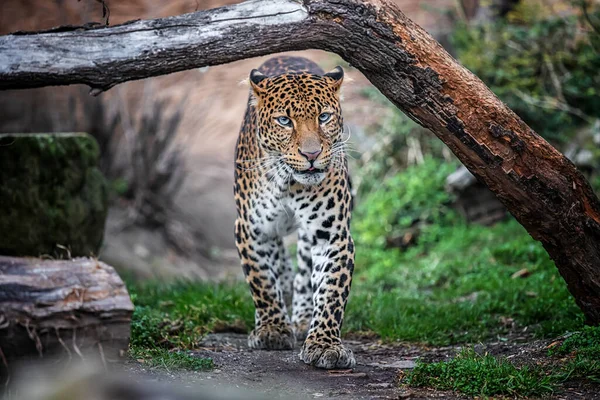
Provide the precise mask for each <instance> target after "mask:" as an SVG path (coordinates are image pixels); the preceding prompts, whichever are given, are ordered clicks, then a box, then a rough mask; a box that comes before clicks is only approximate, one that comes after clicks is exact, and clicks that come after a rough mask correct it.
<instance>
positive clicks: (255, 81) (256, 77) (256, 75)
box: [250, 69, 267, 96]
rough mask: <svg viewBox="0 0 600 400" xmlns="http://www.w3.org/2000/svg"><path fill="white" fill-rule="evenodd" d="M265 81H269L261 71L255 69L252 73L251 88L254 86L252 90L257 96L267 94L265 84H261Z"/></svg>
mask: <svg viewBox="0 0 600 400" xmlns="http://www.w3.org/2000/svg"><path fill="white" fill-rule="evenodd" d="M265 79H267V76H266V75H264V74H263V73H261V72H260V71H259V70H257V69H253V70H252V71H250V86H252V90H253V91H254V94H256V95H257V96H259V95H260V94H261V93H264V92H265V88H264V84H263V85H261V82H262V81H264V80H265Z"/></svg>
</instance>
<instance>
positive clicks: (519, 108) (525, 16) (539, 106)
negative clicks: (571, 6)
mask: <svg viewBox="0 0 600 400" xmlns="http://www.w3.org/2000/svg"><path fill="white" fill-rule="evenodd" d="M543 7H544V6H541V5H537V6H536V5H535V4H532V3H531V2H527V1H524V2H522V3H521V4H520V5H519V6H517V8H516V10H515V11H514V12H512V13H511V14H509V18H508V19H507V20H498V21H495V22H493V23H488V24H484V25H479V26H473V27H470V26H467V25H464V24H463V25H459V26H458V27H457V29H456V30H455V31H454V32H453V35H452V37H451V42H452V45H453V47H454V48H455V50H456V52H457V56H458V59H459V60H460V61H461V63H463V64H464V65H465V66H466V67H467V68H469V69H470V70H471V71H473V72H474V73H475V74H476V75H477V76H479V77H480V78H481V79H482V80H483V81H484V82H485V83H486V84H487V85H488V86H489V87H490V89H492V91H493V92H494V93H496V94H497V95H498V96H499V97H500V98H501V99H502V100H503V101H504V102H506V103H507V104H508V106H509V107H510V108H512V109H513V110H514V111H515V112H516V113H517V114H519V116H521V117H522V118H523V119H524V120H525V122H527V123H528V124H529V125H530V126H531V127H532V128H533V129H534V130H535V131H537V132H538V133H539V134H541V135H542V136H544V137H545V138H546V139H549V140H552V141H554V142H558V143H561V142H565V141H567V140H568V139H569V137H571V136H572V134H573V133H574V131H575V129H576V128H578V127H580V126H582V125H584V124H585V123H591V122H593V121H594V120H595V119H597V118H599V117H600V74H598V70H600V51H599V50H600V35H598V33H597V32H595V30H594V29H592V28H591V27H590V25H589V24H588V21H585V20H582V19H581V17H578V16H577V15H568V16H553V15H550V14H549V13H548V11H547V9H545V8H543ZM590 20H595V21H600V9H595V10H590Z"/></svg>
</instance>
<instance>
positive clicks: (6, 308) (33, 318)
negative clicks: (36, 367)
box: [0, 256, 133, 368]
mask: <svg viewBox="0 0 600 400" xmlns="http://www.w3.org/2000/svg"><path fill="white" fill-rule="evenodd" d="M132 313H133V304H132V303H131V300H130V299H129V294H128V293H127V289H126V287H125V285H124V283H123V281H122V280H121V278H120V277H119V275H117V273H116V272H115V270H114V269H113V268H112V267H110V266H108V265H106V264H104V263H102V262H100V261H98V260H96V259H92V258H75V259H72V260H56V261H55V260H41V259H38V258H17V257H5V256H0V368H1V367H2V364H4V366H7V365H8V364H9V363H10V362H11V361H12V360H16V359H23V358H37V357H45V356H50V355H52V356H56V355H57V354H61V355H62V356H67V357H84V356H85V355H86V354H89V353H95V356H96V357H98V358H103V359H104V360H106V361H110V360H114V359H117V358H118V357H119V355H120V353H122V352H123V351H126V350H127V347H128V344H129V332H130V328H129V324H130V322H131V315H132Z"/></svg>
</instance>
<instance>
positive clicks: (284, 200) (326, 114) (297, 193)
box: [234, 55, 356, 369]
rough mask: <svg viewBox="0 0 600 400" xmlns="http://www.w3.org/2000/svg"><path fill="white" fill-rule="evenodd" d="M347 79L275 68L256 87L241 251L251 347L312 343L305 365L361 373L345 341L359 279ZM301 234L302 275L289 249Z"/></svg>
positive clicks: (287, 62)
mask: <svg viewBox="0 0 600 400" xmlns="http://www.w3.org/2000/svg"><path fill="white" fill-rule="evenodd" d="M343 80H344V70H343V69H342V67H340V66H337V67H336V68H334V69H333V70H331V71H330V72H327V73H325V72H324V71H323V69H321V67H319V66H318V65H317V64H316V63H315V62H313V61H311V60H309V59H307V58H304V57H293V56H283V55H282V56H276V57H273V58H270V59H268V60H267V61H265V62H264V63H263V64H262V65H261V66H260V67H259V68H257V69H253V70H252V71H251V72H250V76H249V79H248V80H247V82H248V83H249V85H250V86H251V87H250V88H249V92H250V95H249V98H248V104H247V108H246V112H245V115H244V118H243V122H242V126H241V129H240V133H239V136H238V140H237V144H236V149H235V173H234V179H235V181H234V198H235V204H236V209H237V218H236V220H235V242H236V247H237V251H238V254H239V257H240V260H241V265H242V270H243V272H244V276H245V281H246V283H247V284H248V286H249V288H250V293H251V295H252V300H253V303H254V309H255V314H254V320H255V324H254V329H253V330H252V331H251V332H250V334H249V335H248V346H249V347H250V348H252V349H263V350H286V349H294V348H295V345H296V341H298V342H300V341H302V345H301V348H300V353H299V357H300V359H301V360H302V361H303V362H305V363H306V364H309V365H312V366H315V367H317V368H324V369H345V368H352V367H354V366H355V365H356V361H355V358H354V355H353V352H352V350H351V349H350V348H349V347H347V346H346V345H344V344H343V343H342V340H341V329H342V323H343V319H344V311H345V308H346V304H347V300H348V296H349V294H350V287H351V283H352V274H353V271H354V242H353V240H352V236H351V233H350V219H351V209H352V202H353V197H352V188H351V181H350V176H349V171H348V161H347V152H348V146H347V142H348V138H347V137H345V135H346V131H345V129H344V121H343V118H342V109H341V104H340V101H341V100H340V99H341V94H340V91H341V86H342V82H343ZM294 231H296V232H297V238H298V241H297V270H296V271H294V270H293V268H292V261H291V258H290V254H289V252H288V250H287V247H286V245H285V243H284V238H285V237H286V236H287V235H290V234H294ZM290 303H291V312H290V313H288V308H287V307H289V306H290Z"/></svg>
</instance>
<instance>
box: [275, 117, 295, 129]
mask: <svg viewBox="0 0 600 400" xmlns="http://www.w3.org/2000/svg"><path fill="white" fill-rule="evenodd" d="M275 121H277V123H278V124H279V125H281V126H285V127H286V128H288V127H290V126H292V120H291V119H289V118H288V117H285V116H281V117H277V118H275Z"/></svg>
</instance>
